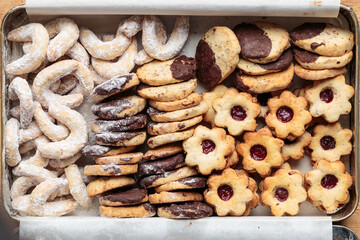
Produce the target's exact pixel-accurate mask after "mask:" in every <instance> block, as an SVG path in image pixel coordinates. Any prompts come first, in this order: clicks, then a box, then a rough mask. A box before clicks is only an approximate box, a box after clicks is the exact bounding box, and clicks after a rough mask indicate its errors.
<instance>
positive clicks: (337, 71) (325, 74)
mask: <svg viewBox="0 0 360 240" xmlns="http://www.w3.org/2000/svg"><path fill="white" fill-rule="evenodd" d="M294 70H295V74H296V75H297V76H298V77H300V78H302V79H305V80H310V81H317V80H323V79H327V78H332V77H336V76H338V75H341V74H344V73H346V72H347V70H346V67H342V68H332V69H320V70H310V69H306V68H303V67H302V66H300V65H299V64H296V65H295V68H294Z"/></svg>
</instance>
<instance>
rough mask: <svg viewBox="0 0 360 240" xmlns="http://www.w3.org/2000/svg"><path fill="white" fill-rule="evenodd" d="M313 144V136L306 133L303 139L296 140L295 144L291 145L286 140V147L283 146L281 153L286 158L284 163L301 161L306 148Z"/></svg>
mask: <svg viewBox="0 0 360 240" xmlns="http://www.w3.org/2000/svg"><path fill="white" fill-rule="evenodd" d="M310 143H311V134H310V133H308V132H304V134H303V135H301V137H299V138H298V139H296V140H295V141H294V142H290V143H289V144H288V143H287V142H286V140H285V145H284V146H283V148H282V150H281V153H282V156H283V158H284V161H287V160H288V159H290V158H291V159H295V160H299V159H301V158H303V157H304V148H305V147H307V146H308V145H309V144H310Z"/></svg>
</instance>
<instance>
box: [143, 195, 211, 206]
mask: <svg viewBox="0 0 360 240" xmlns="http://www.w3.org/2000/svg"><path fill="white" fill-rule="evenodd" d="M202 200H204V197H203V195H202V194H201V193H197V192H160V193H154V194H150V195H149V202H150V203H152V204H162V203H175V202H189V201H202Z"/></svg>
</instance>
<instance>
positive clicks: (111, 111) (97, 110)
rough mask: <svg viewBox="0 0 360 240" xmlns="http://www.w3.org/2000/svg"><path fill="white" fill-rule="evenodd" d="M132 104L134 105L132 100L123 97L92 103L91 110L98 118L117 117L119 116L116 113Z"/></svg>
mask: <svg viewBox="0 0 360 240" xmlns="http://www.w3.org/2000/svg"><path fill="white" fill-rule="evenodd" d="M132 106H134V103H133V102H130V101H128V100H125V99H117V100H111V101H105V102H101V103H97V104H94V105H93V106H92V107H91V111H92V112H93V114H94V115H96V116H98V117H99V118H104V119H118V118H119V117H117V114H120V113H121V112H122V111H124V110H125V109H127V108H130V107H132Z"/></svg>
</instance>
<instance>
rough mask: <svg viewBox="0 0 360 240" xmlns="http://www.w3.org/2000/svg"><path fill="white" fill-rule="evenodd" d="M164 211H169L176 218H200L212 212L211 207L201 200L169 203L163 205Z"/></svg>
mask: <svg viewBox="0 0 360 240" xmlns="http://www.w3.org/2000/svg"><path fill="white" fill-rule="evenodd" d="M163 209H164V210H165V211H168V212H170V213H171V214H172V215H174V216H176V218H192V219H193V218H202V217H209V216H211V215H212V214H213V209H212V208H211V207H210V206H208V205H207V204H205V203H202V202H189V203H183V204H171V205H170V206H169V207H163Z"/></svg>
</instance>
